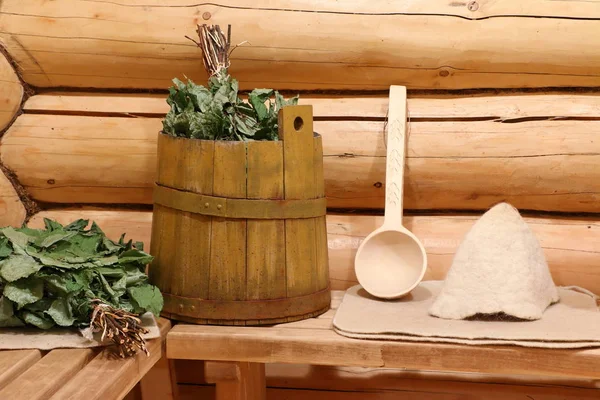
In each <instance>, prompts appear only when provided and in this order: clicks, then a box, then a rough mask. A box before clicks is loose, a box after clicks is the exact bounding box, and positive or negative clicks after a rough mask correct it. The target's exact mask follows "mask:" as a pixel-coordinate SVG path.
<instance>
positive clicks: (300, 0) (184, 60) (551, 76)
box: [0, 0, 600, 89]
mask: <svg viewBox="0 0 600 400" xmlns="http://www.w3.org/2000/svg"><path fill="white" fill-rule="evenodd" d="M75 4H76V5H77V6H75ZM0 11H1V14H0V24H1V25H2V26H3V30H2V34H1V35H0V37H1V38H2V39H3V41H4V42H5V44H6V47H7V49H8V51H9V52H10V53H11V55H12V57H14V58H15V60H16V61H17V62H18V63H19V65H20V66H21V68H22V72H23V77H24V79H25V80H26V81H27V82H28V83H31V84H32V85H34V86H40V87H57V86H71V87H73V86H75V87H113V88H124V87H129V88H161V89H166V88H167V87H168V86H169V85H170V80H171V78H172V77H174V76H178V77H182V75H183V74H185V75H187V76H189V77H191V78H192V79H194V80H196V81H203V80H205V79H206V76H205V73H204V72H203V68H202V61H201V54H200V51H199V49H198V48H197V47H196V46H195V45H194V44H193V43H191V42H190V41H188V40H187V39H185V37H184V36H185V35H190V36H193V35H194V30H195V26H196V24H198V23H213V24H220V25H221V26H226V25H227V24H228V23H231V22H232V21H235V25H234V29H233V32H232V38H231V40H232V43H234V44H237V43H241V42H243V41H248V43H247V44H244V45H242V46H240V47H239V48H238V49H236V51H235V52H234V53H233V55H232V63H233V65H232V68H231V73H232V74H233V75H234V76H236V77H237V78H238V79H239V80H240V83H241V87H242V88H254V87H275V88H293V89H299V88H303V89H307V88H317V89H325V88H345V89H366V88H369V89H373V88H376V89H386V88H387V86H389V84H390V83H392V82H393V83H395V84H399V85H407V86H409V87H419V88H471V87H526V86H535V87H540V86H565V85H568V86H598V83H599V82H600V69H599V68H600V67H598V65H600V63H599V61H600V52H598V51H596V50H595V49H597V48H600V46H599V43H598V40H600V39H599V38H598V35H595V34H594V32H595V29H596V24H597V21H596V20H595V19H594V18H597V15H598V13H599V12H598V10H597V8H594V4H593V3H589V2H581V1H565V2H552V1H547V0H546V1H544V0H536V1H534V2H533V3H531V4H528V5H526V6H523V5H522V2H520V1H517V0H510V1H503V2H497V1H482V0H479V1H477V2H476V3H475V5H473V4H471V3H470V2H450V3H448V2H442V1H433V2H431V1H427V0H419V1H413V2H409V3H405V4H404V3H402V4H400V5H398V4H396V3H394V2H391V1H383V0H382V1H377V2H375V3H373V2H366V1H362V0H361V1H359V0H355V1H351V2H343V3H339V4H333V3H332V2H326V1H316V0H314V1H307V0H285V1H280V2H277V4H273V3H272V2H268V1H266V0H264V1H261V2H254V1H252V2H250V1H248V0H236V1H235V2H233V3H228V4H227V5H220V4H214V3H202V4H198V3H193V2H189V1H171V2H169V3H168V4H162V3H158V2H150V3H149V4H148V3H143V2H135V3H129V2H127V3H123V2H120V3H119V2H95V1H94V2H91V1H88V2H85V3H84V4H79V3H76V2H74V0H57V1H53V2H47V1H44V0H35V1H29V2H27V3H26V4H23V2H22V1H20V0H5V1H4V2H3V4H2V8H1V10H0ZM256 21H269V23H268V24H257V23H256ZM373 26H376V27H377V29H372V27H373ZM398 26H402V27H403V29H401V30H398V28H397V27H398ZM150 27H151V28H150ZM322 27H331V29H324V28H322ZM40 32H43V34H40ZM149 32H151V33H149ZM282 32H286V33H287V34H285V35H283V34H281V33H282ZM581 38H586V40H585V41H583V40H581ZM90 49H94V50H93V51H90ZM534 50H535V51H534ZM257 70H260V71H261V73H260V74H256V71H257ZM132 71H133V73H132Z"/></svg>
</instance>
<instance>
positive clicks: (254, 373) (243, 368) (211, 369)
mask: <svg viewBox="0 0 600 400" xmlns="http://www.w3.org/2000/svg"><path fill="white" fill-rule="evenodd" d="M204 379H205V380H206V382H207V383H214V384H215V386H216V400H265V399H266V398H267V386H266V383H265V364H259V363H249V362H222V361H206V363H205V365H204Z"/></svg>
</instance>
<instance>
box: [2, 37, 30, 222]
mask: <svg viewBox="0 0 600 400" xmlns="http://www.w3.org/2000/svg"><path fill="white" fill-rule="evenodd" d="M0 45H1V44H0ZM22 98H23V86H22V85H21V82H19V78H18V77H17V75H16V74H15V71H14V70H13V67H12V66H11V65H10V63H9V62H8V60H7V59H6V57H4V55H3V54H2V53H0V132H2V131H3V130H4V129H5V128H6V127H8V125H9V124H10V123H11V122H12V121H13V119H14V117H15V115H16V113H17V111H19V108H20V107H21V100H22ZM25 215H26V212H25V206H23V203H22V202H21V200H20V199H19V196H18V194H17V192H16V191H15V189H14V187H13V185H12V183H10V181H9V180H8V178H7V177H6V175H5V174H4V172H3V171H0V226H9V225H10V226H14V227H18V226H21V224H22V223H23V221H24V220H25Z"/></svg>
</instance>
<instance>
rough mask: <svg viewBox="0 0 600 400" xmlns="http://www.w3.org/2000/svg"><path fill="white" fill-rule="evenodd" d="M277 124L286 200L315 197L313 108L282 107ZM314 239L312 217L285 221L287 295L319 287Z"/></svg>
mask: <svg viewBox="0 0 600 400" xmlns="http://www.w3.org/2000/svg"><path fill="white" fill-rule="evenodd" d="M278 124H279V134H280V137H281V140H282V141H283V176H284V182H283V186H284V195H285V199H286V200H295V199H310V198H315V197H316V196H315V191H316V190H317V187H316V184H315V162H314V146H315V144H314V143H315V139H314V137H313V132H314V129H313V117H312V107H311V106H310V105H304V106H296V107H284V108H283V109H282V110H281V111H280V112H279V118H278ZM317 238H318V237H317V235H316V230H315V221H314V219H313V218H303V219H290V220H286V221H285V249H286V252H285V260H286V266H287V275H286V281H287V294H288V296H303V295H306V294H309V293H313V292H315V291H317V290H319V288H318V277H317V270H318V267H316V266H317V261H318V260H317V243H316V240H317ZM315 268H317V270H315Z"/></svg>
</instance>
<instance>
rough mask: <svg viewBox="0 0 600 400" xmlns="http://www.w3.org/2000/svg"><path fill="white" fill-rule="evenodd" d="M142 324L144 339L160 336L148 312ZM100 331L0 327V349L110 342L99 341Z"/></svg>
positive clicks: (44, 348)
mask: <svg viewBox="0 0 600 400" xmlns="http://www.w3.org/2000/svg"><path fill="white" fill-rule="evenodd" d="M140 319H141V320H142V325H143V326H144V327H145V328H146V329H148V330H149V332H148V333H146V334H144V335H142V337H143V338H144V339H146V340H148V339H154V338H157V337H160V330H159V328H158V324H157V322H156V318H154V315H153V314H152V313H150V312H147V313H145V314H144V315H142V316H141V317H140ZM101 337H102V332H96V333H94V334H93V335H91V336H90V334H89V333H88V332H81V331H79V330H78V329H76V328H72V329H70V328H51V329H48V330H43V329H38V328H29V327H24V328H0V350H8V349H11V350H17V349H39V350H51V349H58V348H86V347H99V346H106V345H110V344H112V341H110V340H105V342H104V343H101V342H100V338H101Z"/></svg>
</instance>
